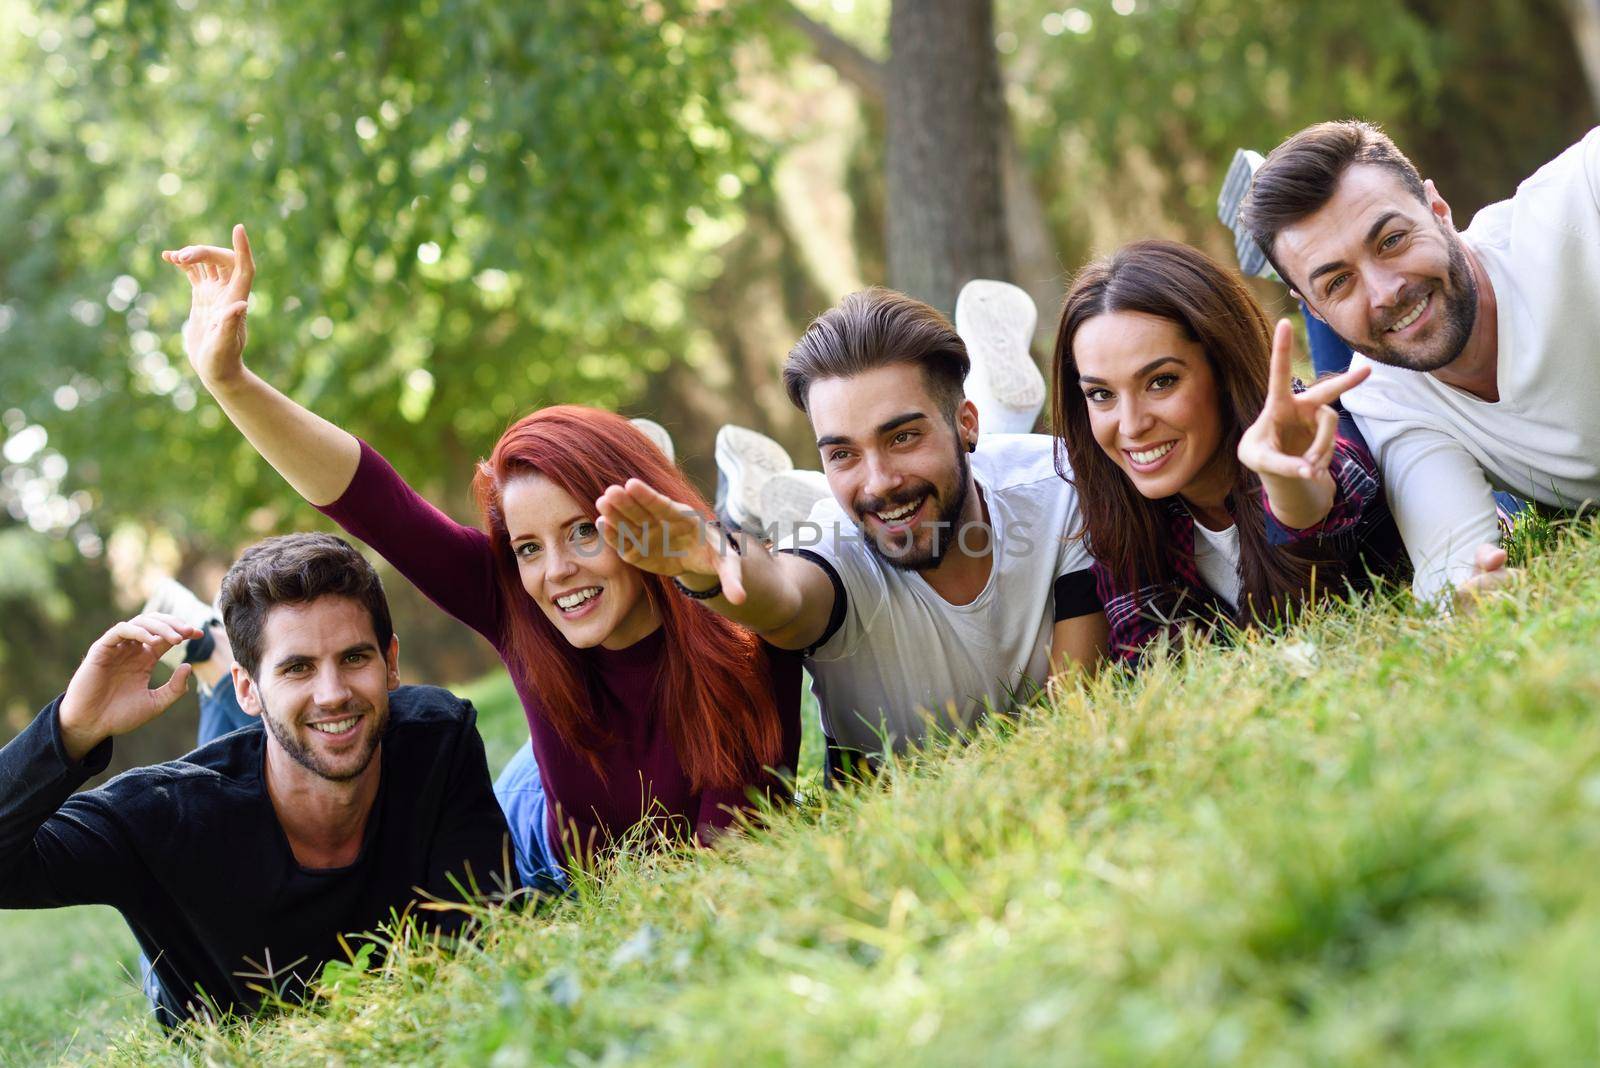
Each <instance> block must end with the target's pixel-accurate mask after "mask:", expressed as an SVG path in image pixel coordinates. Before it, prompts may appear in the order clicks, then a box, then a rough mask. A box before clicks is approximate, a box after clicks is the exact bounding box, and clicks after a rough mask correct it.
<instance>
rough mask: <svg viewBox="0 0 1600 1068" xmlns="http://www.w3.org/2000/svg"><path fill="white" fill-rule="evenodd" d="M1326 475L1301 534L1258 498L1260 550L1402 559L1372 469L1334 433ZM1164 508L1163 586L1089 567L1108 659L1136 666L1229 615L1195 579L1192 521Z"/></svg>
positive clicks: (1360, 572) (1350, 561)
mask: <svg viewBox="0 0 1600 1068" xmlns="http://www.w3.org/2000/svg"><path fill="white" fill-rule="evenodd" d="M1328 471H1329V474H1331V475H1332V476H1333V507H1331V508H1330V509H1329V510H1328V514H1327V516H1326V517H1325V518H1324V519H1323V520H1322V522H1320V523H1318V524H1316V525H1315V526H1310V527H1307V528H1305V529H1304V530H1295V529H1292V528H1290V527H1286V526H1284V525H1283V524H1282V523H1280V522H1279V521H1278V519H1277V517H1276V516H1274V515H1273V514H1272V507H1271V505H1270V504H1268V503H1267V499H1266V491H1265V490H1262V491H1261V499H1262V504H1263V506H1264V510H1265V512H1266V525H1267V541H1268V543H1269V544H1271V545H1275V546H1285V547H1287V546H1294V545H1304V544H1306V543H1316V548H1317V555H1318V556H1319V557H1323V558H1329V557H1332V558H1335V559H1337V560H1338V561H1340V562H1341V563H1344V564H1346V565H1354V564H1357V563H1358V561H1362V560H1364V561H1366V563H1367V564H1368V565H1369V566H1372V565H1374V564H1376V565H1378V566H1377V568H1376V569H1378V570H1386V569H1387V568H1388V566H1390V565H1392V564H1394V563H1395V562H1397V561H1398V560H1400V559H1403V558H1404V556H1405V552H1404V549H1403V547H1402V546H1401V545H1400V540H1399V534H1398V532H1397V531H1396V529H1395V525H1394V519H1393V517H1391V516H1390V515H1389V507H1388V502H1386V501H1385V500H1384V498H1383V493H1382V492H1381V491H1380V487H1379V484H1378V467H1377V464H1376V463H1375V462H1374V461H1373V459H1372V454H1371V453H1370V452H1368V451H1367V448H1366V446H1365V445H1363V444H1362V443H1361V442H1360V441H1359V440H1356V439H1354V438H1350V437H1346V436H1345V435H1344V434H1342V433H1341V434H1340V436H1339V439H1338V441H1337V442H1336V443H1335V445H1334V451H1333V460H1332V462H1331V463H1330V464H1329V465H1328ZM1164 503H1165V504H1166V506H1167V520H1168V523H1167V532H1168V548H1167V558H1168V560H1169V561H1170V563H1171V565H1172V571H1173V577H1172V578H1171V579H1170V580H1168V581H1162V582H1154V583H1146V584H1141V585H1137V586H1132V587H1130V586H1129V584H1128V583H1126V582H1123V581H1121V580H1119V579H1118V577H1117V576H1115V575H1113V574H1112V573H1111V570H1110V568H1108V567H1106V566H1105V565H1104V564H1103V563H1101V562H1100V561H1098V560H1097V561H1095V564H1094V578H1095V590H1096V592H1097V593H1098V594H1099V597H1100V603H1101V604H1102V605H1103V606H1104V608H1105V613H1106V622H1107V623H1108V624H1109V625H1110V631H1111V636H1110V647H1111V656H1112V658H1113V659H1115V660H1119V661H1123V662H1126V663H1137V662H1138V661H1139V660H1140V658H1141V657H1142V656H1143V653H1144V649H1145V647H1146V646H1148V645H1149V644H1150V643H1151V642H1152V641H1154V640H1156V638H1158V637H1159V636H1160V635H1162V634H1166V635H1167V636H1168V637H1169V638H1170V639H1171V640H1172V641H1174V642H1176V641H1178V639H1179V637H1180V635H1181V629H1182V627H1183V625H1184V624H1185V623H1198V624H1199V625H1201V626H1202V627H1210V626H1212V625H1214V624H1216V623H1218V622H1221V621H1228V620H1231V619H1232V618H1233V616H1234V612H1233V609H1232V608H1230V607H1229V605H1228V603H1227V602H1226V601H1224V600H1223V599H1222V598H1221V597H1219V596H1218V595H1217V594H1216V593H1215V592H1214V591H1213V590H1211V589H1210V588H1209V587H1208V586H1206V584H1205V582H1204V581H1202V580H1201V578H1200V572H1199V570H1198V569H1197V568H1196V566H1195V561H1194V517H1193V516H1192V515H1190V514H1189V509H1188V508H1186V507H1185V506H1184V504H1183V502H1182V501H1181V500H1179V499H1178V498H1177V497H1169V498H1167V500H1166V501H1165V502H1164ZM1346 577H1347V578H1348V579H1349V580H1350V582H1351V585H1352V586H1355V587H1356V588H1360V587H1361V586H1362V585H1363V584H1364V582H1365V579H1366V577H1367V573H1366V569H1365V568H1362V567H1359V566H1351V567H1348V573H1347V576H1346Z"/></svg>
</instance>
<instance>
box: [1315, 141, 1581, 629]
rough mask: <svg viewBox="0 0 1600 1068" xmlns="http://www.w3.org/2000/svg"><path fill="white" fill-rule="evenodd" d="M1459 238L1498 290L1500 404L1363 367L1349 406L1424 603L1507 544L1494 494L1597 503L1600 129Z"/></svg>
mask: <svg viewBox="0 0 1600 1068" xmlns="http://www.w3.org/2000/svg"><path fill="white" fill-rule="evenodd" d="M1461 236H1462V239H1463V240H1464V241H1465V242H1466V243H1467V245H1468V246H1469V247H1470V248H1471V249H1472V251H1473V252H1474V253H1476V255H1477V257H1478V260H1479V262H1481V263H1482V264H1483V269H1484V271H1485V272H1486V273H1487V274H1488V276H1489V281H1490V283H1491V284H1492V285H1493V286H1494V295H1495V303H1496V307H1497V314H1498V320H1499V333H1498V342H1499V349H1498V357H1497V359H1498V367H1497V370H1496V374H1497V378H1498V383H1499V390H1500V399H1499V401H1497V402H1494V403H1490V402H1488V401H1485V400H1481V399H1480V398H1478V397H1474V396H1472V395H1471V394H1469V393H1466V392H1464V391H1462V390H1459V389H1456V388H1455V387H1453V386H1447V385H1445V384H1444V383H1443V382H1440V381H1439V380H1438V379H1437V378H1435V377H1433V376H1432V375H1430V374H1423V373H1421V372H1417V371H1407V370H1404V369H1402V368H1398V367H1389V366H1386V365H1384V364H1380V363H1376V362H1374V361H1371V360H1369V359H1367V358H1366V357H1365V356H1359V355H1358V356H1356V357H1355V359H1354V360H1353V361H1352V366H1356V367H1359V366H1361V365H1362V364H1363V363H1366V364H1369V365H1370V366H1371V367H1372V376H1371V377H1370V378H1368V379H1367V381H1366V382H1364V383H1362V384H1361V385H1360V386H1357V387H1356V388H1355V389H1353V390H1351V391H1350V392H1349V393H1346V394H1345V396H1344V404H1345V407H1346V408H1348V409H1349V410H1350V411H1351V412H1352V413H1353V414H1354V415H1355V418H1356V424H1357V425H1358V426H1359V427H1360V428H1361V432H1362V434H1364V435H1365V436H1366V439H1367V442H1368V444H1369V445H1370V446H1371V447H1372V452H1373V455H1374V456H1375V457H1376V458H1377V461H1378V464H1379V467H1380V468H1381V469H1382V472H1383V480H1384V483H1385V487H1386V489H1387V492H1388V496H1389V507H1390V510H1391V511H1393V513H1394V517H1395V521H1396V522H1397V523H1398V524H1399V527H1400V534H1401V536H1402V537H1403V538H1405V542H1406V548H1407V549H1408V550H1409V551H1410V553H1411V561H1412V563H1413V565H1415V567H1416V579H1415V581H1414V583H1413V588H1414V589H1415V591H1416V594H1417V596H1418V597H1419V598H1425V599H1431V598H1434V597H1437V596H1438V595H1439V594H1440V593H1442V592H1443V591H1445V590H1447V589H1448V588H1449V587H1450V586H1452V585H1454V584H1456V583H1458V582H1460V581H1461V580H1462V579H1464V578H1466V577H1468V576H1469V575H1471V573H1472V565H1473V555H1474V553H1475V552H1476V550H1477V547H1478V546H1479V545H1481V544H1485V543H1488V544H1493V543H1495V542H1498V541H1499V538H1500V534H1499V528H1498V526H1497V524H1496V520H1495V506H1494V498H1493V496H1492V493H1493V491H1494V490H1509V491H1511V492H1512V493H1516V494H1518V495H1519V496H1522V497H1527V498H1532V499H1534V500H1537V501H1542V502H1544V503H1545V504H1550V505H1555V506H1557V507H1561V508H1572V507H1576V506H1577V505H1578V504H1580V503H1582V502H1584V501H1586V500H1593V499H1600V127H1596V128H1595V129H1593V130H1591V131H1589V133H1588V135H1587V136H1585V137H1584V138H1583V140H1581V141H1579V142H1578V143H1577V144H1575V145H1573V146H1572V147H1571V148H1569V149H1567V150H1566V151H1565V152H1563V153H1561V155H1559V156H1557V157H1556V158H1555V159H1553V160H1551V161H1550V162H1549V163H1547V164H1546V165H1545V166H1543V167H1541V168H1540V169H1539V171H1538V172H1537V173H1536V174H1534V175H1533V177H1531V178H1529V179H1528V180H1527V181H1525V182H1523V183H1522V184H1521V185H1520V186H1518V187H1517V192H1516V195H1515V196H1513V197H1512V198H1511V199H1510V200H1502V201H1500V202H1499V203H1498V204H1491V205H1489V206H1488V207H1486V208H1484V209H1483V210H1482V211H1480V212H1478V214H1477V216H1476V217H1474V218H1473V220H1472V225H1471V226H1470V227H1468V228H1467V229H1466V231H1465V232H1463V234H1462V235H1461Z"/></svg>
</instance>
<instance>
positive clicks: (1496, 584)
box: [1454, 545, 1522, 612]
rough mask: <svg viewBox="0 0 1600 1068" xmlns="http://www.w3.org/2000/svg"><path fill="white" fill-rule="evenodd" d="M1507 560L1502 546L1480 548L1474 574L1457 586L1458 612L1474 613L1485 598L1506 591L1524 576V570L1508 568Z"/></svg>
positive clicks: (1473, 563)
mask: <svg viewBox="0 0 1600 1068" xmlns="http://www.w3.org/2000/svg"><path fill="white" fill-rule="evenodd" d="M1506 560H1507V556H1506V551H1505V550H1504V549H1502V548H1500V546H1498V545H1480V546H1478V551H1477V554H1476V555H1475V556H1474V558H1473V561H1472V574H1471V575H1469V576H1468V577H1467V578H1465V579H1463V580H1462V581H1461V582H1460V583H1459V584H1458V585H1457V586H1456V589H1455V597H1454V602H1455V609H1456V611H1458V612H1470V611H1472V610H1473V609H1474V608H1476V607H1477V606H1478V604H1479V603H1480V602H1481V601H1482V600H1483V599H1484V598H1485V597H1488V596H1490V595H1492V594H1494V593H1498V592H1500V591H1502V590H1504V589H1506V588H1507V587H1509V586H1510V585H1511V584H1512V583H1513V582H1516V581H1517V579H1518V578H1520V577H1521V576H1522V569H1521V568H1516V567H1507V566H1506Z"/></svg>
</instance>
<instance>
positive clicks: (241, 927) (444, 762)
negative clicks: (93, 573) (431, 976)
mask: <svg viewBox="0 0 1600 1068" xmlns="http://www.w3.org/2000/svg"><path fill="white" fill-rule="evenodd" d="M221 608H222V616H223V622H224V625H225V626H226V628H227V632H228V639H229V641H230V642H231V644H232V646H233V649H234V655H235V659H236V663H235V665H234V668H233V681H234V684H235V686H236V687H237V689H238V696H239V701H240V704H241V705H242V706H243V708H244V709H245V711H247V712H248V713H250V714H251V715H257V716H261V717H262V718H263V720H264V721H265V724H266V727H267V729H266V730H264V731H236V732H234V733H232V734H228V735H225V736H224V737H222V738H219V739H217V740H216V741H214V742H211V743H209V744H208V745H205V746H202V747H201V748H200V749H197V750H195V751H194V752H193V753H190V754H189V755H188V756H186V757H184V758H183V759H182V760H175V761H172V762H170V763H167V764H162V765H159V766H156V767H149V768H139V769H136V770H134V771H129V772H127V773H125V774H123V775H120V776H118V777H117V778H115V779H113V780H111V782H109V783H107V784H106V785H105V786H103V787H101V788H99V789H97V790H93V791H90V792H87V793H82V794H77V795H74V794H73V791H74V790H76V789H78V788H79V787H81V786H82V785H83V784H84V782H86V781H87V780H88V779H89V778H91V777H92V776H94V775H95V774H96V773H98V772H100V771H102V770H104V768H105V767H106V765H107V763H108V762H109V760H110V759H111V739H112V738H113V737H114V736H116V735H120V734H126V733H128V732H130V731H133V730H136V729H137V728H139V727H140V726H142V725H144V724H145V723H148V722H150V721H151V720H153V719H154V718H155V717H157V716H159V715H160V714H161V713H162V712H163V711H165V710H166V708H167V707H168V706H170V705H171V704H172V703H173V702H174V701H176V700H177V699H178V697H179V696H180V695H181V694H182V693H183V692H184V690H185V688H186V687H187V684H188V677H189V670H190V669H189V668H188V666H187V665H185V666H183V667H180V668H179V669H178V670H177V671H176V672H174V674H173V676H172V678H171V680H170V681H168V682H167V683H166V685H164V686H162V687H160V688H159V689H149V680H150V672H151V669H152V668H153V667H154V665H155V663H156V660H157V658H159V657H160V655H161V654H162V653H163V652H165V651H166V650H168V649H169V648H171V647H172V646H173V645H175V644H177V643H179V642H182V641H185V640H187V639H191V638H197V637H199V636H200V632H199V631H198V630H196V629H195V628H194V627H192V626H190V625H188V624H186V623H184V622H182V621H181V620H179V619H177V618H176V617H174V616H163V615H159V614H155V613H149V614H145V615H141V616H139V617H137V618H135V619H132V620H130V621H128V622H124V623H118V624H117V625H116V626H114V627H112V628H111V629H110V630H109V631H107V632H106V633H105V635H104V636H102V637H101V638H100V640H99V641H97V642H95V643H94V645H93V646H91V647H90V649H89V652H88V655H87V656H85V657H84V661H83V664H82V665H81V666H80V667H79V668H78V670H77V672H76V673H75V674H74V675H73V676H72V681H71V683H70V684H69V685H68V686H67V690H66V692H65V693H64V694H62V695H61V696H60V697H58V698H57V699H56V700H54V701H52V702H51V703H50V704H49V705H48V706H47V707H46V708H45V709H44V711H43V712H41V713H40V714H39V716H38V718H37V719H35V720H34V721H33V723H32V725H31V726H29V727H28V728H27V729H26V730H24V731H23V732H22V733H21V734H20V735H18V736H17V737H16V738H15V739H13V740H12V741H11V742H10V743H9V744H8V745H6V746H5V748H4V749H0V907H3V908H56V907H60V906H65V905H79V904H106V905H112V906H114V907H115V908H117V909H118V910H119V911H121V913H122V915H123V917H124V918H126V920H127V921H128V925H129V926H130V927H132V928H133V933H134V937H135V938H136V939H137V940H138V942H139V945H140V947H141V948H142V949H143V951H144V953H145V954H146V956H147V957H148V958H149V959H150V960H151V961H152V962H153V968H152V972H151V977H150V978H151V980H153V981H147V984H146V985H147V991H148V992H149V993H150V995H151V997H152V1000H153V1001H154V1003H155V1008H156V1013H157V1016H158V1018H159V1019H160V1020H161V1021H162V1023H163V1024H166V1025H168V1026H172V1025H174V1024H176V1023H177V1022H179V1021H181V1020H182V1019H183V1018H184V1017H185V1016H188V1015H218V1014H222V1013H228V1012H234V1013H245V1012H251V1011H254V1010H255V1009H256V1008H258V1007H259V1006H260V1005H261V1003H262V1000H263V998H264V996H265V995H266V994H268V993H271V994H272V995H274V996H275V997H278V998H283V999H286V1000H294V999H296V998H298V997H299V996H300V995H301V994H303V992H304V990H305V987H306V984H307V983H308V982H309V981H310V980H311V979H312V978H313V977H314V976H315V974H316V972H317V971H318V969H320V968H321V967H322V965H323V964H325V963H327V962H328V961H330V960H335V959H344V958H345V952H344V951H343V950H342V948H341V946H340V942H339V937H340V936H341V935H345V934H355V933H361V932H365V931H371V930H373V929H374V928H376V927H377V926H378V925H380V924H383V923H385V922H388V921H390V920H392V919H394V918H395V917H397V916H402V915H405V914H407V913H412V914H414V916H415V918H416V919H417V920H418V921H419V922H421V923H423V924H425V925H426V926H428V927H430V928H432V929H436V930H439V931H442V932H443V933H445V934H454V933H456V932H458V931H459V930H460V928H461V926H462V924H463V923H464V922H465V921H466V919H467V915H466V913H465V912H464V911H463V910H461V909H449V908H438V907H434V908H428V907H423V908H421V909H419V908H418V905H419V904H424V903H428V902H461V901H463V900H479V899H482V898H485V897H489V896H491V895H492V894H494V893H496V892H499V891H504V890H506V889H507V888H508V877H507V875H506V872H507V871H508V865H507V860H508V857H509V854H508V852H507V849H508V847H507V837H506V825H505V819H504V817H503V816H502V814H501V811H500V807H499V805H498V804H497V803H496V802H495V798H494V793H493V789H492V786H491V783H490V779H489V769H488V765H487V763H486V762H485V759H484V752H483V742H482V740H481V739H480V738H479V737H478V732H477V729H476V713H475V712H474V710H473V708H472V706H471V705H470V704H468V703H467V702H465V701H462V700H460V699H459V698H456V697H455V696H453V695H451V694H450V693H448V692H446V691H444V690H440V689H435V688H433V687H423V686H405V687H401V686H400V685H399V681H400V680H399V674H398V655H399V643H398V640H397V639H396V638H395V636H394V633H393V628H392V626H391V623H390V619H389V608H388V604H387V602H386V601H385V599H384V594H383V588H382V586H381V585H380V584H379V581H378V576H377V575H376V573H374V572H373V570H372V567H371V565H369V564H368V563H367V562H366V560H365V559H364V558H363V557H362V556H361V555H360V554H359V553H358V552H356V551H355V550H354V549H353V548H351V547H350V546H349V545H348V544H347V543H346V542H344V541H342V540H340V539H339V538H335V537H332V536H330V535H326V534H291V535H287V536H285V537H281V538H271V539H268V540H267V541H264V542H262V543H260V544H258V545H256V546H254V547H252V548H250V549H249V550H247V551H246V552H245V553H244V555H243V556H241V557H240V558H239V561H238V562H237V563H236V564H234V566H233V568H232V569H231V570H230V571H229V572H228V575H227V577H226V578H225V579H224V580H223V585H222V597H221ZM397 687H398V688H397Z"/></svg>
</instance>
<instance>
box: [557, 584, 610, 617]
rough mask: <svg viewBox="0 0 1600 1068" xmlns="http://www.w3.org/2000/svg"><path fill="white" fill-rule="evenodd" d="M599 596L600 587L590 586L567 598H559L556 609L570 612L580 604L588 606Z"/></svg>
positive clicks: (568, 595)
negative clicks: (587, 604)
mask: <svg viewBox="0 0 1600 1068" xmlns="http://www.w3.org/2000/svg"><path fill="white" fill-rule="evenodd" d="M598 596H600V587H599V586H589V587H587V588H586V589H581V590H579V591H577V592H576V593H569V594H567V595H566V596H565V597H557V598H556V607H557V608H559V609H561V610H562V611H563V612H570V611H572V610H573V609H574V608H576V607H578V606H579V605H580V604H586V603H588V602H589V601H591V600H593V599H594V598H596V597H598Z"/></svg>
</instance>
